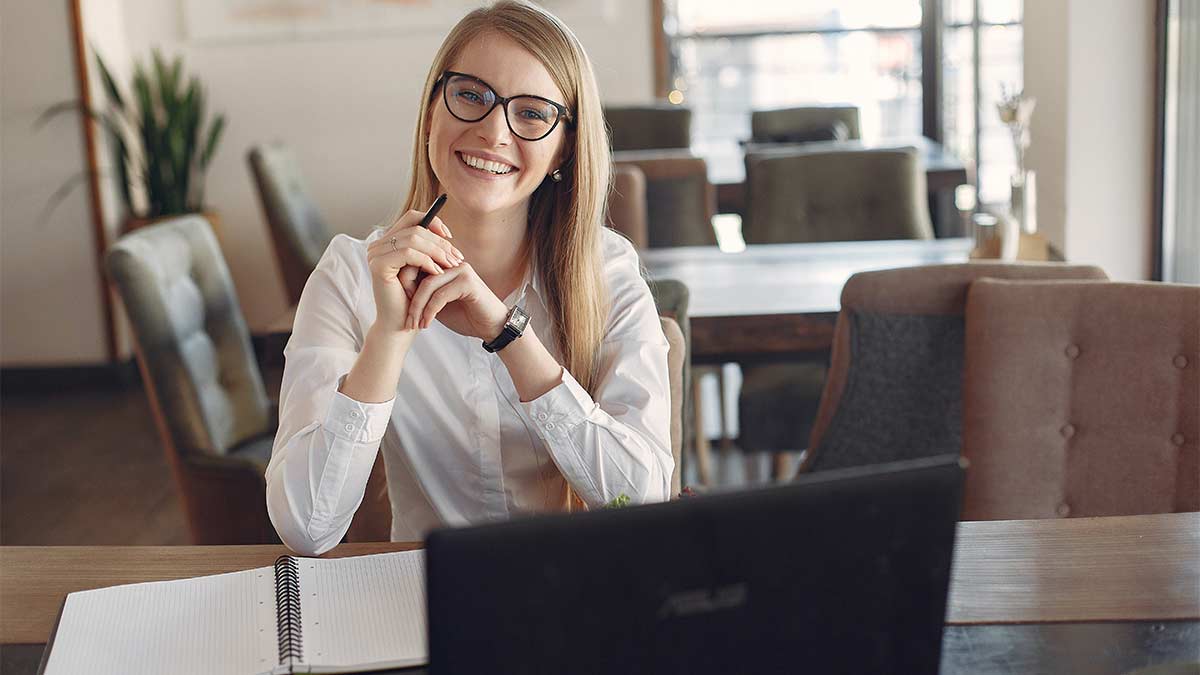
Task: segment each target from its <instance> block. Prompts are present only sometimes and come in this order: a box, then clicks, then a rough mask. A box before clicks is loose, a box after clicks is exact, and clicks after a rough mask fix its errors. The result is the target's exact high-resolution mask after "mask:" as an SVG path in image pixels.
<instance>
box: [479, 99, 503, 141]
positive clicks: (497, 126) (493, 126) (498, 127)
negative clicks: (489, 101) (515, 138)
mask: <svg viewBox="0 0 1200 675" xmlns="http://www.w3.org/2000/svg"><path fill="white" fill-rule="evenodd" d="M504 115H505V110H504V106H503V105H498V106H496V107H495V108H492V111H491V112H489V113H488V114H487V116H486V117H484V118H483V119H481V120H479V121H478V122H476V123H475V133H476V134H478V135H479V139H480V140H482V141H483V142H485V143H487V144H488V145H491V146H494V147H500V146H505V145H509V144H510V143H512V131H510V130H509V128H508V121H507V120H506V119H505V117H504Z"/></svg>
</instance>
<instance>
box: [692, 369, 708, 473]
mask: <svg viewBox="0 0 1200 675" xmlns="http://www.w3.org/2000/svg"><path fill="white" fill-rule="evenodd" d="M692 406H693V412H694V414H693V415H692V425H693V427H694V428H695V434H693V436H694V437H695V439H696V448H695V449H696V473H697V474H698V476H699V478H700V484H701V485H704V486H706V487H707V486H711V485H712V448H711V446H710V445H709V442H708V434H707V433H706V432H705V430H704V414H703V412H702V411H703V408H704V407H703V406H702V405H700V373H693V376H692Z"/></svg>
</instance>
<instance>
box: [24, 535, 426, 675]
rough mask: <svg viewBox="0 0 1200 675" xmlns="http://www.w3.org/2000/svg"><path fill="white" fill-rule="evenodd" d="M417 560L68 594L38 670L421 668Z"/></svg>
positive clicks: (418, 555)
mask: <svg viewBox="0 0 1200 675" xmlns="http://www.w3.org/2000/svg"><path fill="white" fill-rule="evenodd" d="M427 649H428V648H427V644H426V628H425V558H424V552H423V551H405V552H401V553H381V554H376V555H367V556H358V557H353V558H332V559H321V558H299V557H293V556H283V557H280V558H279V559H278V560H277V561H276V562H275V565H274V566H273V567H259V568H256V569H252V570H246V571H243V572H233V573H229V574H217V575H212V576H204V577H196V578H193V579H179V580H175V581H154V582H148V583H140V584H128V585H124V586H113V587H110V588H101V589H96V590H91V591H78V592H75V593H71V594H69V595H68V596H67V598H66V600H65V601H64V602H63V607H62V610H61V613H60V614H59V619H58V624H57V625H56V627H55V631H54V633H53V635H52V636H51V639H50V643H49V644H48V645H47V646H46V654H45V655H44V656H43V658H42V667H41V669H40V671H39V672H42V673H46V674H47V675H62V674H65V673H85V672H86V673H122V674H123V675H140V674H142V673H145V674H146V675H150V674H153V675H160V674H161V673H177V674H179V675H187V674H191V673H194V674H196V675H212V674H213V673H231V674H238V673H245V674H246V675H255V674H260V673H271V674H272V675H275V674H280V673H353V672H362V671H369V670H383V669H387V668H404V667H408V666H419V665H422V664H425V663H427V662H428V651H427Z"/></svg>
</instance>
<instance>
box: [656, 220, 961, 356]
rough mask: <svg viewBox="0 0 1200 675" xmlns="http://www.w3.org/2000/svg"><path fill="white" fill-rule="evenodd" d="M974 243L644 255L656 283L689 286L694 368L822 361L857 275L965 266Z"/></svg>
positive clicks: (900, 242)
mask: <svg viewBox="0 0 1200 675" xmlns="http://www.w3.org/2000/svg"><path fill="white" fill-rule="evenodd" d="M973 246H974V242H973V241H972V240H970V239H965V238H956V239H925V240H912V239H896V240H890V241H852V242H821V243H807V244H758V245H750V246H747V247H745V250H742V251H739V252H736V253H733V252H724V251H722V250H721V249H719V248H717V247H716V246H684V247H677V248H652V249H646V250H644V251H643V252H642V263H643V264H644V265H645V267H646V271H647V272H648V273H649V275H650V277H651V278H654V279H677V280H679V281H682V282H683V283H684V284H685V285H687V287H688V292H689V296H690V297H689V301H688V318H689V321H690V322H691V336H692V363H697V364H705V363H707V364H719V363H729V362H738V363H753V362H761V361H769V360H774V359H783V358H805V357H817V358H820V357H821V355H822V354H824V353H825V352H826V351H827V350H828V349H829V348H830V346H831V345H832V343H833V327H834V323H835V322H836V320H837V313H838V309H839V308H840V307H841V295H842V286H844V285H845V284H846V280H847V279H849V278H850V277H851V276H852V275H853V274H855V273H857V272H866V271H870V270H879V269H889V268H895V267H913V266H917V265H937V264H946V263H962V262H966V261H967V260H968V259H969V256H970V252H971V249H972V248H973Z"/></svg>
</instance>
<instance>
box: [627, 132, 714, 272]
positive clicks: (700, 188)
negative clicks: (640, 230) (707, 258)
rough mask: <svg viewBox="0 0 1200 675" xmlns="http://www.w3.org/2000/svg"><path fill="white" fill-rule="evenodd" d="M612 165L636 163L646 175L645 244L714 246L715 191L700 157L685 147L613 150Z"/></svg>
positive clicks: (652, 245)
mask: <svg viewBox="0 0 1200 675" xmlns="http://www.w3.org/2000/svg"><path fill="white" fill-rule="evenodd" d="M613 165H614V167H615V168H616V169H617V170H621V168H622V167H627V166H634V167H637V168H638V169H640V170H641V172H642V175H643V176H645V178H646V245H647V246H648V247H650V248H656V247H661V246H716V244H717V234H716V232H715V231H714V230H713V227H712V217H713V215H714V214H715V213H716V211H717V191H716V188H715V187H713V184H712V183H710V182H709V181H708V164H707V163H706V162H705V161H704V159H703V158H700V157H696V156H694V155H692V153H691V152H690V151H687V150H648V151H642V152H615V153H613Z"/></svg>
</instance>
